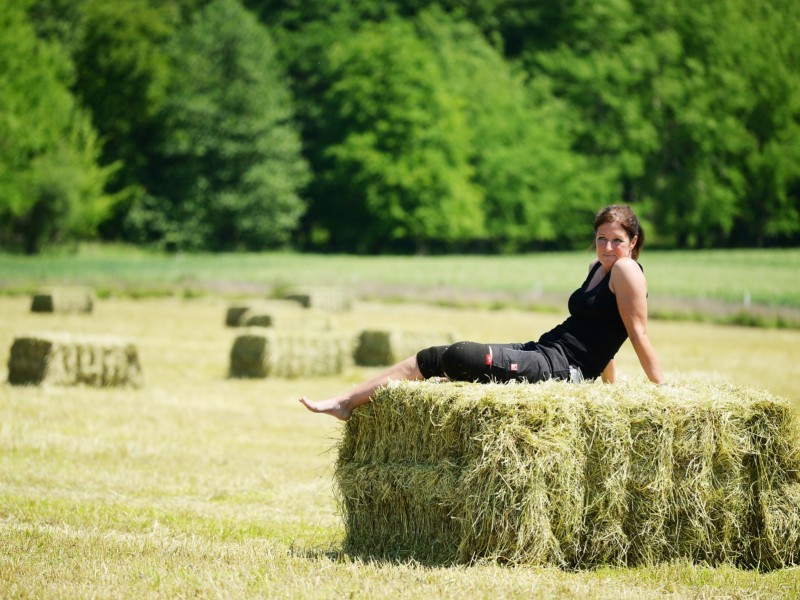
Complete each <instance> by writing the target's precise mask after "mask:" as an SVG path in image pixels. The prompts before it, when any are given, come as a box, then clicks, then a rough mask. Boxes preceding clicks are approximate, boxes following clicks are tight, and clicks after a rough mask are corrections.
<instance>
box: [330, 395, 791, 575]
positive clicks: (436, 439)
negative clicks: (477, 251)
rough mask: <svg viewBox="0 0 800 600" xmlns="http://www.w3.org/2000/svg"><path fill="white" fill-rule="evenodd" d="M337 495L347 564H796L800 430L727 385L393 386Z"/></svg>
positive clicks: (780, 407) (369, 409)
mask: <svg viewBox="0 0 800 600" xmlns="http://www.w3.org/2000/svg"><path fill="white" fill-rule="evenodd" d="M335 480H336V485H337V490H338V493H339V496H340V500H341V507H342V511H343V515H344V521H345V532H346V535H345V547H346V549H347V550H348V551H349V552H351V553H354V554H359V555H370V556H388V557H393V558H415V559H418V560H424V561H436V562H442V563H449V562H453V561H457V562H470V561H473V560H479V559H490V560H500V561H509V562H513V563H522V564H536V565H558V566H568V567H591V566H596V565H600V564H615V565H652V564H656V563H659V562H662V561H670V560H674V559H688V560H692V561H697V562H704V563H709V564H721V563H731V564H735V565H739V566H748V567H759V568H774V567H781V566H785V565H791V564H798V562H800V532H799V531H798V527H799V526H800V430H799V429H798V421H797V419H796V415H795V414H794V413H793V411H792V409H791V407H790V406H789V405H788V403H786V402H784V401H783V400H780V399H777V398H774V397H772V396H771V395H769V394H768V393H766V392H763V391H758V390H753V389H749V388H744V387H738V386H734V385H731V384H727V383H720V382H716V383H710V382H698V381H694V382H689V381H687V382H684V383H679V384H676V385H673V386H671V387H663V388H662V387H656V386H652V385H650V384H644V383H640V384H634V383H617V384H614V385H604V384H601V383H596V382H586V383H583V384H577V385H576V384H570V383H566V382H559V381H550V382H546V383H542V384H537V385H527V384H507V385H502V384H489V385H481V384H468V383H435V382H402V383H397V384H392V385H390V386H388V387H386V388H384V389H382V390H380V391H379V392H378V393H377V394H376V395H375V397H374V399H373V401H372V402H370V403H369V404H367V405H365V406H363V407H361V408H359V409H358V410H356V411H355V412H354V413H353V415H352V416H351V417H350V419H349V420H348V421H347V423H346V425H345V433H344V437H343V438H342V440H341V442H340V445H339V456H338V460H337V463H336V469H335Z"/></svg>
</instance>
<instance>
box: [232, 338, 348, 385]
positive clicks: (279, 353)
mask: <svg viewBox="0 0 800 600" xmlns="http://www.w3.org/2000/svg"><path fill="white" fill-rule="evenodd" d="M352 352H353V350H352V340H351V339H350V338H348V337H342V335H341V334H338V333H335V332H328V331H318V332H302V331H299V332H297V331H276V330H274V329H255V328H251V329H249V330H248V332H247V333H244V334H242V335H239V336H237V337H236V339H235V340H234V342H233V346H232V348H231V353H230V370H229V373H230V376H231V377H287V378H293V377H307V376H315V375H335V374H337V373H341V372H342V371H343V370H344V369H345V368H346V367H347V366H349V365H350V364H351V362H352V358H351V357H352Z"/></svg>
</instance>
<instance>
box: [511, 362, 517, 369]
mask: <svg viewBox="0 0 800 600" xmlns="http://www.w3.org/2000/svg"><path fill="white" fill-rule="evenodd" d="M511 370H512V371H517V370H519V367H518V366H517V363H511Z"/></svg>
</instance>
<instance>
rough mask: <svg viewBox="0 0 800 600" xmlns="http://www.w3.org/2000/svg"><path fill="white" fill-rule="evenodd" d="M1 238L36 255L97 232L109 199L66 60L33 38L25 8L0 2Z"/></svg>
mask: <svg viewBox="0 0 800 600" xmlns="http://www.w3.org/2000/svg"><path fill="white" fill-rule="evenodd" d="M0 31H3V32H4V34H3V35H2V36H0V90H2V93H0V242H2V244H3V245H4V246H5V247H7V248H12V249H21V250H25V251H26V252H36V251H38V250H39V249H40V248H41V247H42V246H43V245H46V244H49V243H54V242H59V241H65V240H68V239H71V238H77V237H89V236H92V235H94V234H95V232H96V229H97V227H98V225H99V224H100V222H101V221H102V220H103V219H104V218H105V217H106V216H107V214H108V212H109V210H110V208H111V206H112V204H113V202H114V198H113V197H112V196H109V195H108V194H106V193H104V186H105V184H106V181H107V179H108V176H109V169H104V168H101V167H99V166H98V158H99V151H100V147H99V144H98V142H97V136H96V133H95V131H94V129H93V128H92V126H91V122H90V119H89V116H88V114H87V113H86V112H84V111H83V110H81V108H80V107H79V106H78V105H77V103H76V102H75V98H74V97H73V96H72V94H71V93H70V90H69V83H70V77H71V75H72V69H71V64H70V63H69V61H68V60H66V59H65V58H64V56H63V53H62V52H60V47H59V46H57V45H54V44H47V43H45V42H43V41H41V40H40V39H38V38H37V37H36V34H35V31H34V29H33V27H32V25H31V23H30V22H29V21H28V20H27V18H26V13H25V11H24V7H23V6H21V5H20V4H19V3H17V2H13V1H11V0H0Z"/></svg>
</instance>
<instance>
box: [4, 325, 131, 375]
mask: <svg viewBox="0 0 800 600" xmlns="http://www.w3.org/2000/svg"><path fill="white" fill-rule="evenodd" d="M8 382H9V383H11V384H12V385H29V384H30V385H40V384H51V385H79V384H84V385H91V386H97V387H103V386H133V387H138V386H140V385H141V384H142V370H141V367H140V365H139V355H138V352H137V350H136V346H135V345H134V344H133V342H131V341H128V340H124V339H121V338H116V337H111V336H75V335H71V334H67V333H44V334H37V335H31V336H21V337H17V338H15V339H14V342H13V344H12V345H11V354H10V356H9V359H8Z"/></svg>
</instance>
